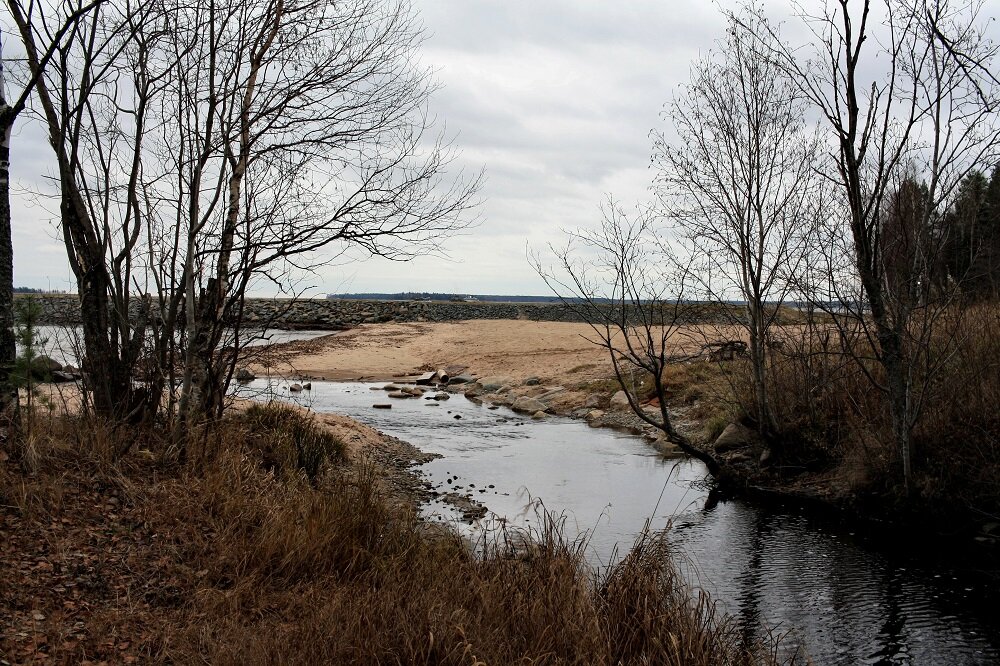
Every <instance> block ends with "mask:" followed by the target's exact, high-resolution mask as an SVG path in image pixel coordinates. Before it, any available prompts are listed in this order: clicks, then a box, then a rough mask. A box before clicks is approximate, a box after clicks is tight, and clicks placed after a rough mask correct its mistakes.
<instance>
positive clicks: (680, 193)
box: [653, 9, 817, 433]
mask: <svg viewBox="0 0 1000 666" xmlns="http://www.w3.org/2000/svg"><path fill="white" fill-rule="evenodd" d="M764 22H765V19H764V18H763V17H762V15H761V14H760V13H759V10H756V9H746V10H744V11H743V12H742V13H741V14H739V15H738V17H737V16H734V15H731V16H730V17H729V25H728V27H727V30H726V39H725V40H724V41H722V42H721V43H720V45H719V49H718V50H717V51H716V52H713V53H710V54H709V55H707V56H705V57H704V58H702V59H701V60H699V61H697V62H695V63H694V65H693V66H692V71H691V82H690V83H689V84H688V85H687V86H685V87H684V88H683V91H682V92H681V93H680V94H679V95H678V96H677V97H675V98H674V100H673V102H672V103H670V104H669V106H668V109H667V111H666V112H665V113H664V116H665V118H666V119H667V121H668V122H669V124H670V126H671V130H672V131H671V132H670V133H664V132H658V133H656V135H655V137H656V140H655V147H654V157H653V163H654V166H655V167H656V168H658V170H659V171H658V175H657V178H656V183H655V187H656V192H657V195H658V197H659V201H660V204H661V207H662V214H663V216H664V217H665V219H666V220H667V221H668V222H669V223H671V225H672V228H671V229H670V233H671V235H674V236H676V237H677V238H676V239H675V240H676V241H677V242H679V243H680V245H681V247H682V249H681V250H680V251H678V252H674V253H672V255H673V256H678V255H680V256H687V257H692V258H693V261H694V262H695V263H694V266H695V268H696V270H695V271H694V272H693V274H692V277H693V278H694V279H696V280H697V284H698V286H699V287H700V291H701V292H702V293H704V294H706V295H707V296H708V298H709V299H710V300H714V301H716V302H718V303H722V304H726V303H729V302H731V301H732V300H734V299H738V300H741V301H742V302H743V303H744V304H745V306H744V308H743V311H742V313H741V314H742V316H739V317H738V318H736V319H735V320H734V321H733V322H732V323H733V324H735V325H736V326H737V327H738V328H740V329H742V330H744V331H745V332H746V335H747V337H748V339H749V343H750V344H749V351H750V361H751V369H752V377H753V389H754V408H755V410H754V411H755V412H756V419H757V425H758V428H759V429H760V431H761V432H762V433H772V432H773V431H774V429H775V424H774V421H773V418H772V414H771V410H770V407H769V404H768V381H767V354H768V344H767V343H768V340H769V335H770V329H771V327H772V325H773V324H774V322H775V319H776V318H777V317H778V315H779V312H780V305H781V303H782V302H783V301H784V299H785V296H786V294H787V293H788V289H789V288H790V286H791V281H790V280H789V276H790V275H791V274H794V272H795V271H796V269H797V268H798V266H799V264H800V263H801V262H802V258H803V256H804V255H803V249H804V247H805V243H804V241H805V238H806V236H807V234H808V232H809V230H810V228H811V227H812V221H813V216H814V215H815V209H814V205H813V201H814V197H813V195H814V189H815V188H814V180H815V178H814V169H815V165H816V158H817V138H816V133H815V131H813V130H812V129H811V128H810V126H809V125H808V124H807V122H806V120H805V118H806V106H807V102H806V100H805V99H804V98H803V97H802V95H801V94H800V93H799V90H798V88H797V86H796V85H795V83H794V82H793V81H792V80H791V79H790V78H789V77H788V76H787V75H786V73H785V71H784V69H783V68H782V67H781V66H780V65H779V63H777V62H776V61H775V60H774V59H773V58H772V57H771V54H770V53H769V51H768V49H766V48H765V47H764V46H763V45H762V44H761V43H760V42H759V40H758V39H757V37H756V35H757V34H759V33H760V32H761V29H762V28H761V25H762V24H763V23H764ZM720 312H723V313H734V314H735V313H739V311H738V310H733V309H730V308H728V307H726V308H721V309H720Z"/></svg>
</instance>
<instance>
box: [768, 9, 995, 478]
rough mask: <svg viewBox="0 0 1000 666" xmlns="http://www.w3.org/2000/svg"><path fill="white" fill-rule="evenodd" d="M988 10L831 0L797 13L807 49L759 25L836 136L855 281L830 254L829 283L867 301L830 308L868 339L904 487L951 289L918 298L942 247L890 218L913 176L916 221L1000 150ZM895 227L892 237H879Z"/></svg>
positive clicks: (833, 178)
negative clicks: (926, 268) (932, 298)
mask: <svg viewBox="0 0 1000 666" xmlns="http://www.w3.org/2000/svg"><path fill="white" fill-rule="evenodd" d="M983 6H984V5H983V3H982V2H978V1H972V2H966V1H958V2H953V1H950V0H892V1H891V2H888V3H886V4H885V5H884V6H883V5H882V4H881V3H874V5H873V3H872V2H870V1H869V0H861V1H860V2H858V1H856V2H849V0H837V1H836V2H828V3H825V4H824V5H823V7H822V8H821V10H820V11H819V12H818V13H809V12H808V11H806V10H805V9H800V16H801V18H802V20H803V23H804V25H805V26H806V27H807V28H808V30H809V31H810V32H811V35H812V41H811V43H810V44H808V45H806V46H805V47H803V48H793V47H791V46H789V45H787V44H786V43H784V42H783V41H782V40H781V39H780V38H779V36H778V35H777V34H776V32H775V31H774V30H773V29H772V28H771V27H770V26H769V25H767V24H763V25H758V26H757V27H756V29H755V34H757V35H758V36H759V37H760V38H761V41H762V45H764V46H765V47H766V48H768V49H770V50H771V53H772V55H773V57H774V58H776V59H777V60H778V61H779V62H780V63H781V65H782V67H783V68H784V69H785V70H786V71H787V72H788V73H789V74H790V75H791V76H792V77H793V79H794V81H795V82H796V84H797V85H798V87H799V89H800V91H801V92H802V94H804V95H805V96H807V97H808V98H809V100H810V101H811V103H812V105H813V107H814V108H815V109H816V110H817V111H818V113H819V114H820V116H821V118H822V121H823V123H824V124H825V126H826V127H827V128H828V130H829V133H830V134H829V136H830V147H831V154H830V156H829V160H828V161H827V163H826V165H825V174H824V175H825V177H826V178H827V179H828V180H829V181H830V182H831V183H833V184H834V185H835V188H836V190H837V192H838V201H837V205H839V206H842V207H843V209H844V210H845V211H846V214H845V216H844V218H843V221H844V223H845V226H846V229H847V235H848V238H849V247H847V248H846V249H847V250H848V255H847V256H848V257H849V258H850V263H851V266H850V268H851V269H852V271H853V273H854V276H855V277H854V278H853V279H852V278H851V277H849V276H846V275H844V272H843V271H842V269H843V267H844V266H843V264H840V263H839V260H835V261H834V266H833V268H832V269H831V271H830V274H831V276H833V275H834V274H836V275H837V276H838V278H837V279H834V278H833V277H831V279H830V280H829V281H828V291H829V292H831V293H834V292H836V293H838V294H839V293H842V292H843V291H844V290H848V289H849V285H850V284H852V283H853V284H857V286H858V287H859V290H860V296H861V298H860V300H855V299H853V298H851V297H849V296H848V297H846V298H843V297H838V298H837V299H836V302H837V304H838V309H837V310H838V311H837V312H836V313H835V314H838V315H845V314H846V315H848V316H850V317H851V318H852V320H853V322H855V323H856V324H857V325H859V326H860V327H862V329H863V330H864V331H865V337H866V339H867V340H868V341H869V342H870V347H871V349H872V350H873V356H874V358H873V359H872V360H873V361H874V362H875V363H876V365H877V367H878V369H879V372H868V369H867V363H866V359H868V358H869V357H870V356H872V354H868V353H862V354H859V355H858V358H859V360H861V361H862V368H863V369H864V370H865V371H866V373H867V374H868V376H869V378H870V379H871V381H872V382H873V383H874V385H875V386H876V387H878V389H879V390H881V391H882V392H883V394H884V395H885V396H886V399H887V403H888V408H889V413H890V416H891V421H892V432H893V438H894V440H895V445H896V447H897V449H898V451H899V455H900V458H901V460H902V467H903V478H904V482H905V484H906V487H907V490H908V491H909V490H910V488H911V487H912V479H913V450H912V431H913V429H914V427H915V425H916V423H917V421H918V419H919V416H920V412H921V408H922V404H923V398H922V395H921V394H920V393H919V392H918V391H917V389H919V386H920V384H921V382H923V383H926V380H927V378H928V377H930V376H931V375H932V374H933V372H934V369H935V366H936V364H937V363H939V362H941V360H943V359H938V360H937V361H936V362H935V361H934V360H933V359H929V358H928V357H927V354H926V351H927V347H928V345H929V342H930V336H931V333H932V331H933V323H934V321H936V320H937V319H938V316H939V315H940V314H941V313H943V312H944V311H945V308H947V306H948V305H949V304H950V300H951V297H952V295H953V294H940V295H938V297H937V298H936V302H934V303H930V302H928V300H927V299H925V298H915V297H914V293H915V292H916V291H919V290H920V288H921V287H920V284H922V283H926V282H927V277H928V276H927V275H926V274H925V273H924V272H922V270H921V269H920V265H921V264H922V263H924V264H926V262H924V261H923V258H922V257H921V255H925V254H927V253H928V252H932V251H933V247H930V246H928V245H926V244H921V243H917V242H908V240H907V239H911V240H913V239H916V238H918V237H919V238H922V239H927V238H928V237H927V235H925V234H922V233H921V234H916V235H915V234H913V233H910V232H907V233H902V234H898V233H896V232H899V231H900V230H901V229H900V227H899V226H898V225H897V226H895V227H894V226H892V225H891V224H890V225H889V226H887V225H886V224H885V221H886V219H887V217H886V216H887V213H888V215H889V218H891V217H892V213H891V212H890V211H891V209H892V207H893V206H892V204H891V202H890V199H891V198H892V197H893V196H897V195H898V193H899V192H901V191H902V190H901V184H902V183H903V182H904V181H906V180H908V179H912V180H916V181H918V182H921V183H923V189H922V190H921V191H920V195H919V196H920V197H921V198H922V199H923V201H922V202H921V203H919V204H918V205H912V206H910V208H911V209H912V212H913V213H914V214H916V215H919V217H920V218H921V219H919V220H917V221H915V222H913V223H912V226H913V228H917V227H919V228H928V227H933V226H935V219H936V218H938V217H939V216H940V215H941V214H942V213H943V211H944V210H945V209H946V207H947V206H948V204H949V202H950V201H951V199H952V198H953V197H954V195H955V194H956V192H957V188H958V186H959V184H960V182H961V181H962V180H963V178H964V177H965V176H966V175H967V174H968V173H969V172H970V170H972V169H974V168H976V167H977V166H978V165H981V164H983V163H989V162H991V161H992V157H993V156H995V154H996V147H997V140H998V138H1000V123H998V116H997V110H998V103H1000V97H998V94H997V93H998V87H997V83H998V81H997V79H996V77H995V76H994V74H993V72H995V71H996V64H997V63H996V54H997V47H996V45H994V44H993V43H992V42H990V41H989V40H988V39H987V38H986V36H985V34H984V29H983V21H982V18H983V17H982V16H981V14H982V10H983ZM876 11H882V12H884V15H883V16H880V17H879V16H875V15H873V12H876ZM911 194H912V193H911ZM907 196H908V195H907ZM831 217H832V218H834V219H837V218H839V216H838V215H836V214H832V215H831ZM887 229H892V230H893V231H892V232H891V233H893V234H894V236H893V237H892V238H889V239H884V238H883V233H884V232H885V231H886V230H887ZM890 248H892V249H891V251H889V253H888V255H887V252H886V251H887V250H889V249H890ZM904 264H905V265H907V266H908V268H907V269H906V271H905V273H901V272H900V267H901V266H902V265H904ZM904 276H905V280H906V281H908V284H907V285H906V286H905V288H904V287H903V285H901V283H900V278H903V277H904Z"/></svg>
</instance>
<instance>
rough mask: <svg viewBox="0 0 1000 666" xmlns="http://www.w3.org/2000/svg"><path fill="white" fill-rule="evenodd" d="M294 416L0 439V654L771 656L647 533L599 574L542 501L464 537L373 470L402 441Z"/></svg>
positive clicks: (52, 422) (79, 427)
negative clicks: (188, 434)
mask: <svg viewBox="0 0 1000 666" xmlns="http://www.w3.org/2000/svg"><path fill="white" fill-rule="evenodd" d="M313 419H314V417H312V416H309V415H307V414H305V413H304V412H302V411H300V410H296V409H293V408H289V407H278V406H269V407H254V408H252V409H248V410H247V411H246V413H245V414H240V415H237V416H235V417H231V418H229V419H227V421H226V422H225V423H224V424H223V427H222V429H221V430H220V431H219V432H218V437H213V438H210V440H205V441H201V442H197V443H192V446H195V448H193V449H192V450H191V451H190V452H189V453H190V455H189V457H188V460H187V461H186V462H185V463H178V462H176V460H175V459H173V458H172V456H171V454H170V449H169V447H168V446H166V443H165V442H162V441H160V440H159V439H158V438H157V436H156V433H154V432H150V433H136V432H133V431H129V430H127V429H121V428H117V429H116V428H113V427H110V426H107V425H106V424H105V425H104V426H102V424H99V423H96V422H88V421H84V420H82V418H81V417H72V416H70V417H54V418H48V419H42V418H39V419H38V421H37V422H36V423H35V424H34V427H33V430H32V436H31V438H30V439H28V440H25V441H24V442H21V443H18V444H15V443H14V442H5V443H3V444H0V542H2V543H3V544H4V551H3V552H4V556H3V558H0V608H2V609H3V610H4V612H3V613H0V660H2V661H3V663H9V664H27V663H32V664H35V663H37V664H48V663H53V664H56V663H108V664H129V663H163V664H167V663H170V664H185V663H213V664H226V663H232V664H236V663H239V664H271V663H357V664H380V663H388V662H393V663H397V662H398V663H436V664H456V665H458V664H468V663H470V662H475V663H489V664H506V663H528V662H531V663H542V662H546V661H548V660H553V659H555V660H558V661H559V662H560V663H567V664H607V665H608V666H611V665H612V664H619V663H685V664H695V665H698V664H705V665H706V666H707V665H709V664H717V663H730V664H748V665H749V664H768V663H774V661H775V659H774V657H773V653H772V646H769V645H762V644H758V643H753V644H748V642H747V640H746V636H745V634H744V631H743V629H742V628H741V627H740V626H739V625H737V624H736V623H735V622H733V621H732V620H730V619H729V618H727V617H726V616H723V615H721V614H719V613H717V612H716V610H715V608H714V605H713V604H712V603H711V602H710V600H709V599H708V598H707V597H706V596H705V595H704V594H703V593H700V592H698V591H697V590H694V589H692V588H690V587H689V586H688V585H687V584H685V583H683V582H682V579H681V578H680V577H679V575H678V574H677V571H676V569H675V568H674V566H673V563H672V558H671V554H670V550H669V548H668V546H667V544H666V542H665V541H664V540H663V539H662V538H661V537H659V536H655V535H646V536H644V537H640V538H639V539H638V540H637V542H636V544H635V547H634V549H633V550H632V551H631V553H630V554H629V555H628V557H625V558H623V559H622V561H621V562H619V563H618V564H617V565H615V566H614V567H611V568H610V569H608V570H607V571H604V572H602V573H601V574H600V575H596V574H594V573H593V572H592V571H591V570H590V569H589V568H588V567H587V566H586V563H585V560H584V558H583V554H582V553H583V548H582V545H581V543H580V541H579V540H577V539H575V538H574V537H572V536H571V535H567V534H564V533H563V532H562V531H561V528H560V526H559V525H558V524H557V523H551V522H546V523H545V524H544V525H542V526H540V528H539V529H538V531H536V532H535V533H534V534H532V535H531V536H532V537H533V541H526V540H525V539H523V538H514V536H515V535H513V534H510V533H503V534H500V535H497V536H496V538H493V539H489V540H486V541H484V542H483V543H481V544H479V545H478V548H477V550H476V554H475V555H474V554H473V552H472V550H471V549H470V548H469V545H468V544H467V543H466V542H465V541H464V540H463V539H461V538H459V537H458V536H457V534H456V533H454V532H452V531H450V530H442V529H439V528H434V527H433V526H428V525H427V524H425V523H424V522H422V521H420V520H418V519H417V517H416V513H415V510H414V507H413V504H412V502H411V501H409V500H408V499H407V489H405V488H402V489H400V488H394V487H391V485H390V486H386V485H385V482H386V480H387V479H388V480H390V481H391V479H392V474H391V473H390V474H386V473H385V469H384V467H385V466H389V467H405V466H407V465H408V464H410V463H412V462H415V461H419V460H421V457H420V454H419V452H417V451H416V450H415V449H413V447H410V446H409V445H407V444H405V443H404V442H400V441H399V440H393V439H392V438H386V437H384V436H382V435H380V434H379V433H377V432H376V431H374V430H372V429H370V428H366V427H364V426H360V425H359V424H356V423H355V422H353V421H351V420H350V419H346V418H343V417H339V416H324V417H323V421H324V424H317V423H316V422H315V421H314V420H313ZM123 444H129V445H130V452H129V453H128V454H126V455H124V456H118V455H115V454H114V452H115V451H121V450H123V446H122V445H123ZM206 447H207V448H206ZM318 450H322V451H324V458H325V462H324V461H323V460H320V462H321V464H318V465H317V464H315V463H316V461H317V458H316V457H315V456H314V455H313V454H314V453H315V452H316V451H318ZM304 453H305V454H306V455H303V454H304ZM666 636H670V637H671V640H663V638H664V637H666Z"/></svg>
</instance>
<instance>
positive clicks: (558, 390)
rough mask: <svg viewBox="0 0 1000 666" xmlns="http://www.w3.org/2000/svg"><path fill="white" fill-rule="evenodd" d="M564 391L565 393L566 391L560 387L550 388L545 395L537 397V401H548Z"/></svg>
mask: <svg viewBox="0 0 1000 666" xmlns="http://www.w3.org/2000/svg"><path fill="white" fill-rule="evenodd" d="M565 391H566V389H564V388H563V387H562V386H554V387H553V388H550V389H549V390H548V391H546V392H545V393H543V394H541V395H540V396H538V399H539V400H548V399H549V398H551V397H552V396H554V395H558V394H560V393H564V392H565Z"/></svg>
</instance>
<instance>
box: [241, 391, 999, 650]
mask: <svg viewBox="0 0 1000 666" xmlns="http://www.w3.org/2000/svg"><path fill="white" fill-rule="evenodd" d="M285 386H287V384H285V383H280V382H279V383H276V384H271V385H270V387H268V385H267V384H266V383H265V382H263V381H262V380H259V381H257V382H254V383H253V384H251V385H250V386H249V387H247V388H248V389H249V390H254V391H255V392H257V393H258V394H260V393H263V392H265V389H267V390H270V391H271V392H272V394H273V395H276V396H278V397H282V398H284V399H288V398H294V399H295V400H296V401H297V402H301V403H303V404H305V405H307V406H309V407H311V408H313V409H314V410H316V411H321V412H336V413H340V414H345V415H347V416H351V417H352V418H355V419H357V420H359V421H361V422H363V423H366V424H368V425H371V426H372V427H374V428H376V429H378V430H380V431H382V432H384V433H386V434H389V435H392V436H395V437H399V438H400V439H403V440H406V441H408V442H410V443H412V444H414V445H416V446H418V447H419V448H420V449H422V450H423V451H426V452H428V453H434V454H438V455H440V456H441V457H440V458H437V459H435V460H432V461H430V462H428V463H425V464H423V465H421V466H419V467H418V468H417V472H418V473H420V474H421V475H422V476H423V477H424V479H425V480H426V481H427V482H428V483H429V484H430V486H431V488H432V490H433V492H435V493H438V494H439V496H440V495H444V494H446V493H457V494H460V495H462V496H464V497H468V498H470V499H471V500H474V501H476V502H479V503H481V504H483V505H485V507H487V508H488V510H489V513H488V514H487V517H486V518H485V519H484V520H481V521H474V522H473V523H472V524H471V525H470V524H468V523H467V522H463V520H462V516H461V512H460V511H457V510H456V509H455V508H454V507H453V505H452V504H450V503H448V502H445V501H442V499H441V498H440V497H439V498H438V499H436V500H434V501H431V502H429V503H428V504H427V505H426V506H425V507H424V509H423V510H424V515H425V516H426V517H427V518H428V519H430V520H437V521H447V522H451V523H454V524H455V525H456V526H457V527H458V528H459V529H461V530H464V531H465V533H467V534H469V535H470V536H473V537H474V536H476V535H477V534H481V533H482V532H483V531H484V530H490V529H491V528H492V527H495V525H496V524H497V521H502V522H504V523H506V524H507V525H510V526H521V527H527V528H531V527H534V526H536V525H537V524H538V520H539V517H538V514H537V513H536V506H537V505H536V504H535V503H534V502H535V501H536V500H538V501H541V502H542V503H543V504H544V508H545V509H546V510H547V511H549V512H551V513H554V514H556V515H559V516H562V517H564V518H565V521H566V522H565V525H566V529H567V533H568V534H569V535H570V536H573V535H574V534H575V533H576V532H578V531H579V532H587V533H588V534H589V536H588V537H587V539H588V541H587V550H586V552H587V555H588V559H589V560H590V562H591V563H592V564H593V565H594V566H595V567H601V566H605V565H607V563H608V562H609V561H611V560H612V559H613V558H614V557H616V556H618V557H620V556H621V555H624V554H625V553H627V552H628V549H629V548H630V546H631V544H632V543H633V540H634V538H635V536H636V535H637V534H639V532H640V531H641V530H642V529H643V527H644V526H645V524H646V521H647V519H649V520H650V524H651V527H652V528H653V529H659V528H662V527H665V526H667V525H668V524H669V525H670V528H669V539H670V541H671V543H672V544H673V545H674V546H675V548H676V553H677V556H678V560H679V563H680V567H681V569H682V571H683V572H684V574H685V576H686V577H687V578H688V580H690V581H691V582H693V583H694V584H696V585H698V586H700V587H703V588H704V589H706V590H707V591H708V592H709V593H711V595H712V598H713V599H714V600H715V601H717V602H718V603H719V604H720V606H721V608H722V609H724V610H725V611H727V612H728V613H730V614H731V615H732V616H733V617H734V618H735V620H736V621H737V622H738V623H739V625H740V626H741V627H742V628H743V629H744V630H745V631H746V632H747V634H748V637H752V636H760V635H761V632H762V631H765V630H768V629H769V630H772V631H774V632H776V633H778V634H782V635H784V639H783V641H782V651H783V652H785V653H786V654H794V653H796V652H799V653H805V654H808V655H809V658H810V659H811V660H812V661H813V662H814V663H816V664H845V665H846V664H992V663H997V662H998V661H1000V615H998V614H997V613H995V612H994V605H993V603H994V599H995V598H996V597H995V595H996V594H997V593H998V592H1000V589H997V587H996V583H995V582H993V581H992V580H990V579H984V577H983V576H981V575H978V574H977V572H975V571H972V570H971V569H969V568H963V562H961V561H954V562H948V561H944V562H942V561H941V560H938V559H933V558H928V556H927V554H926V553H924V552H922V551H921V549H919V548H913V547H911V546H906V547H901V548H892V547H889V546H887V545H886V544H885V543H884V542H876V541H873V540H872V539H870V538H868V537H866V536H864V535H860V534H855V533H853V532H852V531H851V530H849V529H848V528H847V527H845V526H842V525H838V524H837V523H835V522H833V521H830V520H826V519H822V518H817V517H814V516H812V515H810V514H808V513H806V512H805V511H803V510H801V509H797V508H785V507H781V506H775V505H767V506H760V505H757V504H754V503H751V502H746V501H740V500H729V501H721V502H717V501H715V498H714V497H712V496H711V494H710V492H709V488H710V484H708V483H706V471H705V469H704V466H703V465H701V463H699V462H697V461H694V460H691V459H689V458H680V459H669V458H664V457H662V456H660V455H659V454H658V453H656V452H655V451H654V450H653V449H652V448H651V447H649V446H648V445H647V444H646V443H645V442H643V441H642V440H641V439H639V438H637V437H632V436H627V435H623V434H620V433H616V432H613V431H610V430H606V429H593V428H590V427H589V426H587V425H586V424H584V423H581V422H578V421H573V420H570V419H565V418H558V417H549V418H546V419H544V420H541V421H536V420H533V419H531V418H530V417H526V416H524V415H520V414H515V413H513V412H511V411H510V410H508V409H506V408H503V407H499V408H494V409H490V405H488V404H484V405H477V404H474V403H473V402H471V401H469V400H467V399H465V398H464V397H463V396H462V395H460V394H458V395H452V396H451V398H450V399H449V400H446V401H440V402H438V401H434V400H426V399H424V397H418V398H409V399H405V400H390V399H388V398H386V396H385V394H384V393H382V392H379V391H374V390H372V388H373V385H371V384H362V383H334V382H313V383H312V390H311V391H308V392H303V393H300V394H296V395H295V396H290V395H289V394H288V392H287V389H286V388H285ZM374 386H376V387H377V386H380V385H374ZM376 403H381V404H384V403H391V404H392V408H391V409H375V408H373V405H374V404H376ZM456 417H458V418H456Z"/></svg>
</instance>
